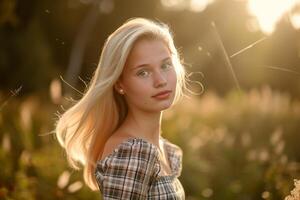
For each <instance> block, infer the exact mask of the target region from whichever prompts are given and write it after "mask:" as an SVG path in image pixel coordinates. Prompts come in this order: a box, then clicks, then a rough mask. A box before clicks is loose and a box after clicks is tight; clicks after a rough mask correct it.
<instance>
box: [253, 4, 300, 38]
mask: <svg viewBox="0 0 300 200" xmlns="http://www.w3.org/2000/svg"><path fill="white" fill-rule="evenodd" d="M299 3H300V0H248V11H249V13H250V14H251V15H253V16H255V17H256V18H257V20H258V24H259V27H260V29H261V30H262V31H263V32H264V33H266V34H271V33H272V32H273V31H274V29H275V28H276V25H277V23H278V21H279V20H280V19H281V18H282V16H283V15H284V14H285V13H287V12H288V11H290V10H291V9H292V8H293V7H295V6H296V5H297V4H299Z"/></svg>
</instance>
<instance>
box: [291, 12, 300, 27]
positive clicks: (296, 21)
mask: <svg viewBox="0 0 300 200" xmlns="http://www.w3.org/2000/svg"><path fill="white" fill-rule="evenodd" d="M290 21H291V23H292V25H293V27H294V28H295V29H300V13H297V14H293V15H291V16H290Z"/></svg>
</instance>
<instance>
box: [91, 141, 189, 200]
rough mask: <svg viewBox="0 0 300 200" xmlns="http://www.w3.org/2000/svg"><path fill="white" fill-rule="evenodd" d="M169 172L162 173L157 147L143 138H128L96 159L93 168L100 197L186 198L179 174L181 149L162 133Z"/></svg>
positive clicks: (106, 198)
mask: <svg viewBox="0 0 300 200" xmlns="http://www.w3.org/2000/svg"><path fill="white" fill-rule="evenodd" d="M160 138H161V140H162V141H163V147H164V150H165V152H166V154H167V155H166V156H167V159H168V161H169V163H170V167H171V171H172V173H171V174H168V175H165V174H162V168H161V164H160V162H159V156H158V148H157V147H156V146H155V145H154V144H152V143H150V142H147V141H146V140H144V139H142V138H129V139H127V140H125V141H123V142H122V143H120V144H119V146H118V147H117V148H116V149H114V151H113V152H112V153H111V154H109V155H108V156H106V157H105V158H103V159H102V160H98V162H97V166H96V169H95V177H96V180H97V184H98V186H99V189H100V191H101V193H102V199H104V200H108V199H134V200H136V199H161V200H163V199H179V200H182V199H185V192H184V188H183V186H182V185H181V183H180V181H179V179H178V177H179V176H180V174H181V170H182V150H181V148H180V147H179V146H177V145H175V144H173V143H171V142H170V141H169V140H167V139H165V138H163V137H161V136H160Z"/></svg>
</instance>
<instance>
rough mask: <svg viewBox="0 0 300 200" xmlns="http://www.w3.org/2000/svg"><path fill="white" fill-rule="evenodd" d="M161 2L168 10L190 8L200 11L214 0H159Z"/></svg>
mask: <svg viewBox="0 0 300 200" xmlns="http://www.w3.org/2000/svg"><path fill="white" fill-rule="evenodd" d="M160 2H161V4H162V5H163V6H164V7H165V8H166V9H170V10H190V11H193V12H202V11H204V10H205V9H206V7H207V6H208V5H209V4H211V3H213V2H214V0H161V1H160Z"/></svg>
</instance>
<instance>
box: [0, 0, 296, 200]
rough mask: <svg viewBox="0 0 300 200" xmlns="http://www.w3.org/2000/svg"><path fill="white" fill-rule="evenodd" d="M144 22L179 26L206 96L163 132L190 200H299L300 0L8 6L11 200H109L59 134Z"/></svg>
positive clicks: (54, 1)
mask: <svg viewBox="0 0 300 200" xmlns="http://www.w3.org/2000/svg"><path fill="white" fill-rule="evenodd" d="M132 17H146V18H150V19H154V20H160V21H162V22H164V23H167V24H168V25H169V26H170V28H171V30H172V32H173V35H174V40H175V45H176V46H177V48H178V50H179V52H180V55H181V58H182V62H183V63H184V65H185V67H186V70H187V71H188V73H189V74H190V79H191V80H192V81H191V82H190V83H189V88H190V89H191V90H192V91H194V92H195V94H191V95H190V96H191V97H192V98H190V99H184V100H182V101H181V102H180V103H179V104H178V105H176V106H175V107H174V108H173V109H170V110H167V111H165V114H164V118H163V124H162V126H163V127H162V129H163V137H165V138H167V139H169V140H170V141H172V142H173V143H175V144H177V145H178V146H180V147H181V148H182V149H183V151H184V157H183V171H182V175H181V176H180V177H179V179H180V181H181V182H182V184H183V186H184V188H185V192H186V199H188V200H194V199H200V200H204V199H226V200H227V199H228V200H231V199H238V200H253V199H255V200H256V199H269V200H277V199H283V198H284V197H286V196H287V195H289V194H290V191H291V190H292V189H293V188H294V179H300V148H299V142H300V124H299V122H300V100H299V98H300V69H299V67H300V2H299V1H298V0H277V1H275V0H151V1H150V0H148V1H146V0H145V1H141V0H126V1H125V0H51V1H50V0H39V1H37V0H27V1H17V0H1V1H0V166H1V170H0V199H18V200H19V199H24V200H25V199H26V200H31V199H45V200H48V199H49V200H50V199H68V200H75V199H76V200H81V199H82V200H83V199H85V200H87V199H101V197H100V194H99V192H92V191H91V190H89V188H87V187H86V186H85V185H84V183H83V179H82V171H75V170H73V169H71V168H70V167H68V164H67V162H66V156H65V153H64V151H63V149H62V148H61V147H60V146H59V145H58V142H57V141H56V139H55V137H54V135H53V132H51V131H52V130H53V128H54V123H55V120H56V119H57V112H58V111H59V112H63V107H68V105H70V99H76V100H77V99H79V98H80V97H81V95H82V92H83V91H84V89H85V87H86V84H87V83H88V81H89V80H90V78H91V75H92V73H93V71H94V70H95V69H96V67H97V63H98V61H99V56H100V53H101V49H102V45H103V44H104V40H105V39H106V38H107V37H108V36H109V34H110V33H112V32H113V31H114V30H115V29H116V28H117V27H119V26H120V25H121V24H122V23H124V22H125V21H126V20H128V19H129V18H132ZM201 84H202V86H203V89H204V90H202V87H201ZM299 187H300V186H299ZM299 190H300V189H299Z"/></svg>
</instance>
